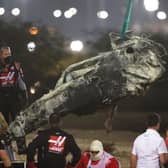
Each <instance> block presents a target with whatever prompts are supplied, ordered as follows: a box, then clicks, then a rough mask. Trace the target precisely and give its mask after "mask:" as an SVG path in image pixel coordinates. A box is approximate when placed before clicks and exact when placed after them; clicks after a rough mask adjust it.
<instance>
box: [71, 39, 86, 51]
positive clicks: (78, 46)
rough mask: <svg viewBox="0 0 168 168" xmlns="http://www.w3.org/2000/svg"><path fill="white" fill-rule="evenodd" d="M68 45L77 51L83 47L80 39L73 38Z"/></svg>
mask: <svg viewBox="0 0 168 168" xmlns="http://www.w3.org/2000/svg"><path fill="white" fill-rule="evenodd" d="M70 47H71V50H72V51H77V52H79V51H81V50H82V49H83V43H82V41H80V40H75V41H72V42H71V44H70Z"/></svg>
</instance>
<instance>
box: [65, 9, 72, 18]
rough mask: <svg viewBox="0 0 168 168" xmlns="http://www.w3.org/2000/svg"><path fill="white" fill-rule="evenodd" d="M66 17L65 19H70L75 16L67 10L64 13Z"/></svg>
mask: <svg viewBox="0 0 168 168" xmlns="http://www.w3.org/2000/svg"><path fill="white" fill-rule="evenodd" d="M64 16H65V18H67V19H70V18H71V17H72V16H73V15H72V13H71V12H70V11H69V10H66V11H65V12H64Z"/></svg>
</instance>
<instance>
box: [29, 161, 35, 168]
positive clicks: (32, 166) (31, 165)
mask: <svg viewBox="0 0 168 168" xmlns="http://www.w3.org/2000/svg"><path fill="white" fill-rule="evenodd" d="M27 168H37V166H36V165H35V163H34V162H33V161H32V162H28V163H27Z"/></svg>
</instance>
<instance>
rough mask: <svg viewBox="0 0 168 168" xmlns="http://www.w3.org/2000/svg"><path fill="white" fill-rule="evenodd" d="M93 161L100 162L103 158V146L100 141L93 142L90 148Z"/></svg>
mask: <svg viewBox="0 0 168 168" xmlns="http://www.w3.org/2000/svg"><path fill="white" fill-rule="evenodd" d="M89 150H90V156H91V160H92V161H96V160H100V159H101V157H102V156H103V151H104V149H103V144H102V142H101V141H99V140H93V141H92V142H91V144H90V147H89Z"/></svg>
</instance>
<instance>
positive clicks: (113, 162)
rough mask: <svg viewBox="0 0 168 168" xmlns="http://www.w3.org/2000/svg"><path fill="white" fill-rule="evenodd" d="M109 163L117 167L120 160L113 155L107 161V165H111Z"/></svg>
mask: <svg viewBox="0 0 168 168" xmlns="http://www.w3.org/2000/svg"><path fill="white" fill-rule="evenodd" d="M111 165H112V166H113V167H115V168H119V167H120V162H119V161H118V160H117V159H116V158H115V157H114V156H111V157H110V158H109V160H108V162H107V167H108V166H109V167H111Z"/></svg>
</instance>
